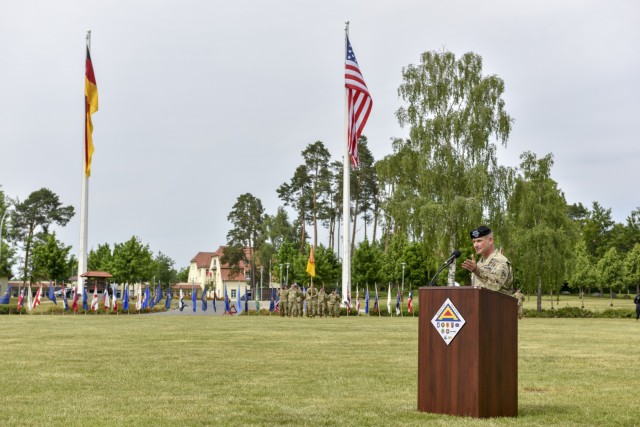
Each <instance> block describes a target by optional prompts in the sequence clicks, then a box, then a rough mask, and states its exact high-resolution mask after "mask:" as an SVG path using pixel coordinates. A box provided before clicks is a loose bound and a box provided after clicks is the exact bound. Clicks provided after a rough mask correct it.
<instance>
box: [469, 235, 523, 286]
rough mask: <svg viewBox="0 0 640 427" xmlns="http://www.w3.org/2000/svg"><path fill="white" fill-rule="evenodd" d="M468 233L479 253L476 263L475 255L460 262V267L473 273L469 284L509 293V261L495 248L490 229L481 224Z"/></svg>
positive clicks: (510, 280)
mask: <svg viewBox="0 0 640 427" xmlns="http://www.w3.org/2000/svg"><path fill="white" fill-rule="evenodd" d="M469 234H470V235H471V238H472V239H473V248H474V249H475V251H476V253H477V254H478V255H480V260H478V262H477V263H476V260H475V257H473V258H472V259H466V260H464V261H463V263H462V268H464V269H465V270H469V271H470V272H471V273H473V274H472V275H471V285H473V286H478V287H481V288H488V289H492V290H494V291H499V292H502V293H506V294H508V295H511V283H512V282H513V273H512V268H511V263H510V262H509V260H508V259H507V258H506V257H505V256H504V255H502V254H501V253H500V252H499V251H497V250H496V248H495V246H494V243H493V233H492V232H491V229H490V228H489V227H485V226H484V225H481V226H480V227H478V228H476V229H475V230H473V231H472V232H471V233H469Z"/></svg>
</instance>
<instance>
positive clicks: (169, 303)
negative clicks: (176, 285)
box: [164, 286, 173, 310]
mask: <svg viewBox="0 0 640 427" xmlns="http://www.w3.org/2000/svg"><path fill="white" fill-rule="evenodd" d="M172 298H173V294H172V293H171V286H169V288H168V289H167V301H166V302H165V303H164V308H166V309H167V310H169V309H170V308H171V299H172Z"/></svg>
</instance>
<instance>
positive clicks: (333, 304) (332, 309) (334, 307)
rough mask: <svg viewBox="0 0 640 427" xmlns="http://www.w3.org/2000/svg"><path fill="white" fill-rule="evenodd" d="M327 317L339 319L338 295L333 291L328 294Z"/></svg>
mask: <svg viewBox="0 0 640 427" xmlns="http://www.w3.org/2000/svg"><path fill="white" fill-rule="evenodd" d="M328 306H329V316H331V317H340V295H339V294H338V293H337V292H336V290H335V289H334V290H333V291H331V294H329V301H328Z"/></svg>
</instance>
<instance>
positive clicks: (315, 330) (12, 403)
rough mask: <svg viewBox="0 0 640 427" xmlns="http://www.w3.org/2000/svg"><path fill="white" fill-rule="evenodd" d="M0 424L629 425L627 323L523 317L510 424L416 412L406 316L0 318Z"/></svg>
mask: <svg viewBox="0 0 640 427" xmlns="http://www.w3.org/2000/svg"><path fill="white" fill-rule="evenodd" d="M0 324H1V325H2V330H3V332H2V341H1V342H2V357H1V358H0V375H1V376H0V378H2V393H1V395H0V404H1V406H2V408H3V410H2V411H0V425H2V426H15V425H24V426H31V425H47V426H49V425H64V426H68V425H77V426H80V425H82V426H92V425H132V426H157V425H177V426H183V425H184V426H203V425H238V426H244V425H264V426H269V425H290V426H298V425H311V426H341V425H352V426H378V425H403V426H404V425H435V426H447V427H455V426H497V425H516V426H547V425H558V426H585V425H587V426H589V425H590V426H632V425H640V407H639V406H638V405H637V403H636V400H637V394H638V391H639V390H640V375H638V373H639V372H640V346H639V345H638V339H637V337H638V335H639V334H640V324H639V323H637V322H636V321H635V320H629V319H524V320H522V321H521V322H520V324H519V387H518V389H519V392H518V393H519V395H518V401H519V416H518V418H499V419H489V420H475V419H469V418H459V417H449V416H441V415H433V414H425V413H420V412H418V411H417V410H416V407H417V378H416V375H417V326H418V318H417V317H415V318H410V317H405V318H392V319H390V318H388V317H387V318H377V317H371V318H367V317H361V318H354V317H349V318H346V317H342V318H339V319H306V318H304V319H280V318H276V317H269V316H261V317H257V316H250V317H246V316H241V317H226V316H225V317H220V316H210V317H208V316H200V317H196V316H164V315H141V316H126V315H120V316H73V315H68V316H37V315H36V316H33V315H32V316H29V315H21V316H19V315H11V316H1V317H0Z"/></svg>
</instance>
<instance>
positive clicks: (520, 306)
mask: <svg viewBox="0 0 640 427" xmlns="http://www.w3.org/2000/svg"><path fill="white" fill-rule="evenodd" d="M513 297H514V298H515V299H517V300H518V319H522V318H523V317H524V294H523V293H522V292H520V289H518V290H517V291H516V292H515V293H514V294H513Z"/></svg>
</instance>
